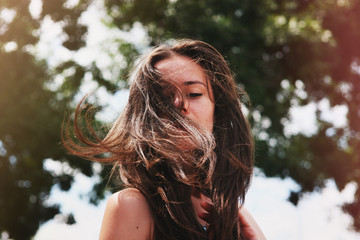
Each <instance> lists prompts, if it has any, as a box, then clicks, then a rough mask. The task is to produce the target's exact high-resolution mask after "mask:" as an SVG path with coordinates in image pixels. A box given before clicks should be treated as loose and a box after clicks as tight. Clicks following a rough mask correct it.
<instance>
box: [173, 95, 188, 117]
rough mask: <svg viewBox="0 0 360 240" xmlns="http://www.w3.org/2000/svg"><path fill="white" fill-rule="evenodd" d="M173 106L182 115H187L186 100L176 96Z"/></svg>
mask: <svg viewBox="0 0 360 240" xmlns="http://www.w3.org/2000/svg"><path fill="white" fill-rule="evenodd" d="M174 106H175V107H176V108H178V109H179V110H180V111H181V112H182V113H187V112H188V109H189V103H188V102H187V101H186V99H184V98H183V100H181V98H180V97H179V96H176V97H175V99H174Z"/></svg>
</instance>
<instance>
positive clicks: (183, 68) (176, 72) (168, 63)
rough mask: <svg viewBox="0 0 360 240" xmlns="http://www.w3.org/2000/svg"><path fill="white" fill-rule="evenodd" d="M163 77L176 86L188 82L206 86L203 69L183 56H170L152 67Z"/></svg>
mask: <svg viewBox="0 0 360 240" xmlns="http://www.w3.org/2000/svg"><path fill="white" fill-rule="evenodd" d="M154 67H155V68H156V69H157V70H158V71H160V72H161V73H162V74H163V75H164V77H165V78H166V79H168V80H170V81H174V82H175V83H177V84H185V85H186V84H187V83H189V82H195V83H201V84H203V85H205V86H206V85H207V80H206V75H205V71H204V69H203V68H202V67H201V66H200V65H199V64H197V63H196V62H194V60H192V59H190V58H188V57H185V56H178V55H175V56H172V57H170V58H166V59H163V60H160V61H159V62H157V63H156V64H155V66H154Z"/></svg>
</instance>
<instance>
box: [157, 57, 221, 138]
mask: <svg viewBox="0 0 360 240" xmlns="http://www.w3.org/2000/svg"><path fill="white" fill-rule="evenodd" d="M155 68H156V69H157V70H158V71H160V72H161V74H162V75H163V76H164V77H165V79H166V81H170V82H171V83H172V84H174V85H175V86H176V87H177V88H178V89H179V90H180V91H181V93H182V95H183V97H184V98H183V101H184V104H183V108H182V109H180V110H181V112H182V113H183V114H184V115H185V116H186V117H188V118H190V119H191V120H193V121H195V122H197V123H198V124H199V125H200V126H202V127H203V128H204V129H206V130H208V131H209V132H212V130H213V124H214V109H215V104H214V96H213V92H212V88H211V85H210V84H209V83H208V81H207V79H206V75H205V72H204V70H203V69H202V67H201V66H200V65H198V64H197V63H195V62H194V61H193V60H191V59H190V58H188V57H185V56H179V55H176V56H172V57H171V58H167V59H164V60H161V61H159V62H158V63H156V64H155ZM174 99H175V100H174V105H175V106H176V107H180V106H181V96H175V98H174Z"/></svg>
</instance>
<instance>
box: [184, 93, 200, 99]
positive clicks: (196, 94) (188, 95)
mask: <svg viewBox="0 0 360 240" xmlns="http://www.w3.org/2000/svg"><path fill="white" fill-rule="evenodd" d="M186 96H187V97H191V98H196V97H200V96H202V93H189V94H187V95H186Z"/></svg>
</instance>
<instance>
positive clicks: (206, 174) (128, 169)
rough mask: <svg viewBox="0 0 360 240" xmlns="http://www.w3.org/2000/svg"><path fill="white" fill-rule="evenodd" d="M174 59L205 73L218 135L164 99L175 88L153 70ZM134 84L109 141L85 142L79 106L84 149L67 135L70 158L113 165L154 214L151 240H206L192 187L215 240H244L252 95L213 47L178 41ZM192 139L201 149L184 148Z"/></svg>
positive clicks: (144, 63)
mask: <svg viewBox="0 0 360 240" xmlns="http://www.w3.org/2000/svg"><path fill="white" fill-rule="evenodd" d="M174 55H180V56H185V57H188V58H190V59H191V60H193V61H195V62H196V63H197V64H199V65H200V66H201V67H202V69H203V70H204V72H205V74H206V77H207V81H208V82H209V84H210V86H211V87H212V91H213V94H214V103H215V114H214V128H213V133H212V134H210V133H209V132H208V131H206V130H204V129H203V128H201V126H199V125H198V124H197V123H196V122H193V121H191V120H190V119H188V118H186V117H185V116H184V115H183V114H181V111H179V109H178V108H176V107H175V106H174V104H173V96H174V94H164V92H165V91H168V90H169V89H171V88H174V86H171V83H169V82H168V81H164V79H163V76H162V75H161V73H160V72H159V71H158V70H157V69H156V68H155V67H154V66H155V64H156V63H157V62H159V61H161V60H163V59H168V58H171V57H172V56H174ZM130 81H132V84H131V87H130V96H129V100H128V104H127V106H126V107H125V109H124V111H123V112H122V114H121V115H120V116H119V118H118V119H117V120H116V122H115V123H114V124H113V126H112V128H111V129H110V131H109V132H108V134H107V135H106V137H105V138H104V139H100V138H99V137H97V136H96V134H95V136H92V137H87V136H88V135H87V134H86V133H84V131H83V130H82V129H81V128H80V127H79V124H78V121H77V119H78V118H79V117H78V114H79V112H80V111H81V107H80V106H78V109H77V111H76V116H75V124H74V134H75V136H76V138H77V139H78V140H80V142H81V144H80V143H78V142H74V141H73V140H72V139H71V137H70V136H69V133H68V132H65V135H64V139H63V142H64V146H65V147H66V148H67V149H68V150H69V152H70V153H71V154H75V155H78V156H81V157H84V158H86V159H89V160H94V161H99V162H110V163H113V164H114V166H115V167H116V169H119V176H121V179H122V181H123V182H124V183H125V185H126V186H129V187H135V188H137V189H139V190H140V191H141V193H142V194H144V196H145V197H146V198H147V200H148V203H149V205H150V207H151V210H152V212H153V218H154V236H153V239H207V236H206V233H205V232H204V231H203V230H202V227H201V226H200V224H199V223H198V221H197V219H196V216H195V213H194V211H193V208H192V204H191V200H190V196H191V192H192V190H193V189H194V188H197V189H200V190H201V191H202V192H203V193H204V194H206V195H208V197H210V198H211V200H212V201H213V204H214V222H213V223H212V224H213V228H214V233H215V239H221V240H225V239H227V240H232V239H234V240H235V239H241V233H240V225H239V220H238V208H239V204H242V203H243V201H244V197H245V193H246V191H247V189H248V187H249V183H250V179H251V175H252V167H253V156H252V154H253V139H252V135H251V131H250V127H249V124H248V121H247V120H246V118H245V116H244V114H243V113H242V106H241V103H242V102H241V100H242V99H243V97H244V96H246V94H245V93H244V92H243V91H242V90H241V89H238V88H237V86H236V84H235V81H234V78H233V76H232V74H231V71H230V69H229V67H228V65H227V63H226V61H225V60H224V58H223V57H222V56H221V54H220V53H219V52H218V51H217V50H216V49H215V48H213V47H212V46H210V45H209V44H207V43H204V42H201V41H194V40H179V41H176V43H175V44H173V45H161V46H158V47H156V48H154V49H153V50H152V52H150V53H149V54H147V55H146V56H144V57H143V58H142V59H141V61H140V62H139V63H138V64H137V66H136V67H135V68H134V70H133V72H132V75H131V78H130ZM176 91H177V90H176V88H175V89H174V92H176ZM165 116H166V117H165ZM176 126H181V127H182V129H185V132H186V134H184V132H183V131H182V132H181V134H180V133H179V131H180V130H179V128H178V127H176ZM88 128H89V129H90V131H92V132H93V133H95V132H94V130H93V129H92V128H91V127H90V126H89V127H88ZM67 130H68V128H65V131H67ZM94 139H95V140H94ZM189 140H190V141H191V142H192V143H194V144H195V146H196V148H194V149H190V150H186V149H185V150H184V148H182V147H181V144H179V143H181V142H184V141H189Z"/></svg>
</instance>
